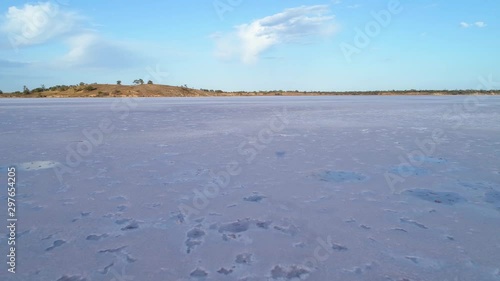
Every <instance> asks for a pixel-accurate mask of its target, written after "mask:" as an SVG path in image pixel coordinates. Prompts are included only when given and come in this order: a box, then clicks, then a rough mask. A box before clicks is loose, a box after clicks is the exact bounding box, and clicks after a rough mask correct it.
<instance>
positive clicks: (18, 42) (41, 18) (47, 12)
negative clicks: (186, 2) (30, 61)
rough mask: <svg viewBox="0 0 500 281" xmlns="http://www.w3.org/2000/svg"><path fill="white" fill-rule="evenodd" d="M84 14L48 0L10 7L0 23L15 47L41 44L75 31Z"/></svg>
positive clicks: (1, 29) (0, 29) (0, 27)
mask: <svg viewBox="0 0 500 281" xmlns="http://www.w3.org/2000/svg"><path fill="white" fill-rule="evenodd" d="M80 20H82V17H81V16H79V15H78V14H77V13H74V12H71V11H65V10H62V9H61V7H60V6H59V5H58V4H53V3H51V2H44V3H38V4H25V5H24V6H23V7H22V8H17V7H9V9H8V11H7V13H6V14H5V16H4V21H3V22H2V23H1V24H0V31H2V32H3V33H6V35H7V36H8V37H9V40H10V41H11V42H10V43H11V44H12V45H13V47H21V46H27V45H36V44H41V43H44V42H46V41H49V40H50V39H53V38H56V37H59V36H62V35H65V34H68V33H69V32H71V31H73V30H74V29H75V28H76V27H77V25H78V22H79V21H80Z"/></svg>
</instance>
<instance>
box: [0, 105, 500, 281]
mask: <svg viewBox="0 0 500 281" xmlns="http://www.w3.org/2000/svg"><path fill="white" fill-rule="evenodd" d="M0 133H1V134H0V182H1V184H0V185H1V186H2V188H1V191H0V197H1V198H0V199H1V201H2V204H1V205H0V206H2V209H1V210H0V218H2V221H3V222H4V224H5V225H7V207H6V202H7V192H6V191H7V182H6V177H7V169H8V167H11V166H15V167H16V169H17V174H16V180H17V194H16V200H17V201H16V202H17V218H18V222H17V236H16V239H17V240H16V246H17V252H16V258H17V259H16V262H17V263H16V274H11V273H9V272H8V271H7V268H8V265H7V263H6V261H7V258H6V255H7V254H8V245H7V243H8V240H7V236H8V235H9V233H8V229H7V228H6V227H5V226H4V227H1V228H0V250H1V255H2V256H3V257H4V262H3V265H2V268H1V271H0V280H15V281H17V280H50V281H51V280H54V281H56V280H59V281H62V280H66V281H68V280H73V281H75V280H77V281H82V280H87V281H97V280H105V281H111V280H117V281H125V280H146V281H147V280H247V281H253V280H320V281H321V280H384V281H402V280H439V281H445V280H450V281H459V280H460V281H461V280H485V281H487V280H500V263H499V261H500V167H499V166H500V165H499V164H500V161H499V159H500V98H499V97H464V96H461V97H456V96H455V97H450V96H436V97H423V96H421V97H247V98H170V99H166V98H159V99H2V100H0Z"/></svg>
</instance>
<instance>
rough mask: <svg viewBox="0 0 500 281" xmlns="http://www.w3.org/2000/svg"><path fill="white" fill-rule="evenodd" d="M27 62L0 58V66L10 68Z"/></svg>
mask: <svg viewBox="0 0 500 281" xmlns="http://www.w3.org/2000/svg"><path fill="white" fill-rule="evenodd" d="M28 64H29V63H26V62H20V61H12V60H4V59H0V67H2V68H4V67H5V68H7V67H9V68H12V67H21V66H26V65H28Z"/></svg>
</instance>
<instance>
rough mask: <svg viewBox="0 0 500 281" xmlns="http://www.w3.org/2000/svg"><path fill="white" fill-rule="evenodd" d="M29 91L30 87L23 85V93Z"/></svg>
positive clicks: (26, 93)
mask: <svg viewBox="0 0 500 281" xmlns="http://www.w3.org/2000/svg"><path fill="white" fill-rule="evenodd" d="M29 93H30V89H28V87H26V86H23V94H25V95H28V94H29Z"/></svg>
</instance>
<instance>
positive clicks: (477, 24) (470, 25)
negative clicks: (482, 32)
mask: <svg viewBox="0 0 500 281" xmlns="http://www.w3.org/2000/svg"><path fill="white" fill-rule="evenodd" d="M460 26H461V27H463V28H469V27H479V28H483V27H486V26H487V24H486V23H485V22H484V21H476V22H475V23H467V22H461V23H460Z"/></svg>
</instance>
